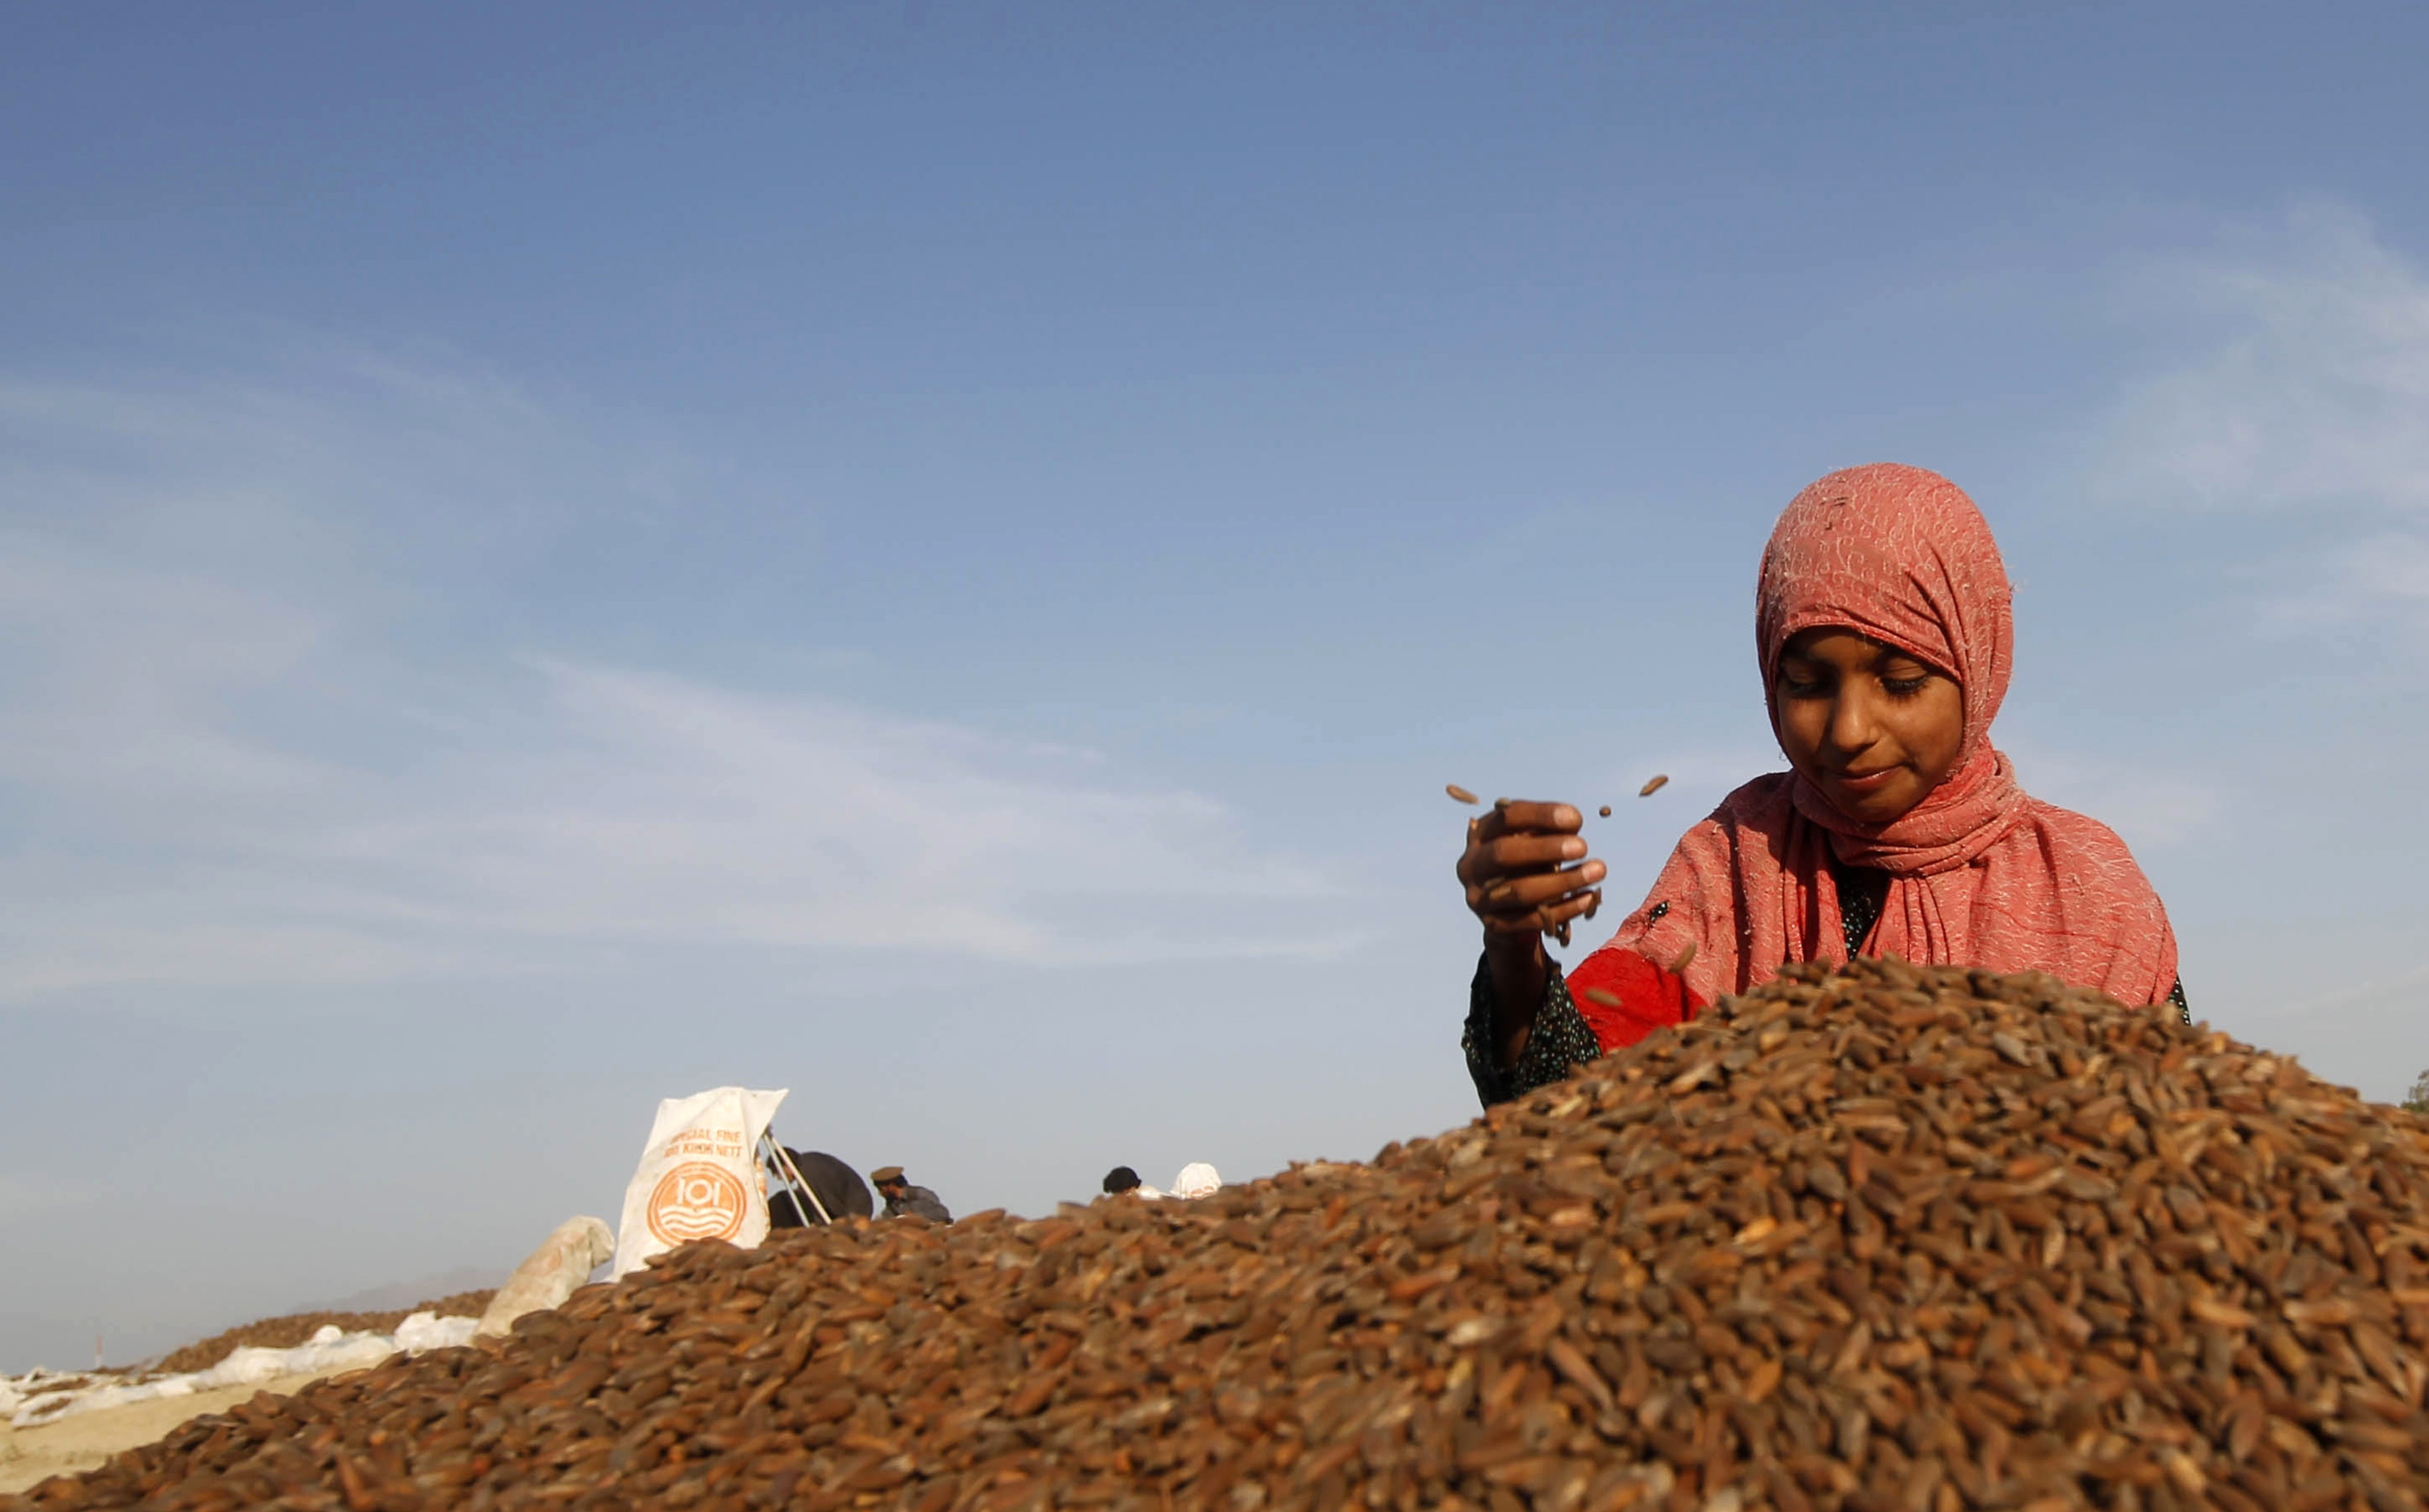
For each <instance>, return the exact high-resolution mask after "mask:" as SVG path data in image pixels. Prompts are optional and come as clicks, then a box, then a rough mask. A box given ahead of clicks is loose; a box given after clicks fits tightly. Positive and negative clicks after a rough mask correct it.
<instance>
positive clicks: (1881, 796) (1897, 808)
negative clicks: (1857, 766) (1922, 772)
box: [1822, 782, 1914, 824]
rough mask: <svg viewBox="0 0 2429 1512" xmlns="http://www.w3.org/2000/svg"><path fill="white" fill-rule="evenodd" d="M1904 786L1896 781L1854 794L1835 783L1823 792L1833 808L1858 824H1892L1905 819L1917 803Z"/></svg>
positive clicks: (1826, 787)
mask: <svg viewBox="0 0 2429 1512" xmlns="http://www.w3.org/2000/svg"><path fill="white" fill-rule="evenodd" d="M1903 785H1904V784H1894V785H1892V787H1890V788H1887V789H1875V790H1874V791H1872V792H1869V793H1866V792H1857V793H1850V792H1848V791H1847V790H1846V789H1845V788H1843V787H1842V786H1841V785H1839V784H1838V783H1835V782H1833V783H1830V784H1828V785H1827V786H1825V787H1824V788H1823V790H1822V792H1823V795H1824V796H1825V797H1827V798H1829V800H1830V806H1831V807H1832V808H1834V809H1836V810H1838V811H1839V812H1840V813H1841V814H1845V815H1846V816H1847V817H1848V818H1850V819H1853V820H1855V821H1856V822H1857V823H1858V824H1889V823H1892V822H1893V821H1895V820H1898V819H1902V818H1905V817H1906V815H1907V814H1908V813H1909V811H1911V810H1912V809H1913V808H1914V804H1913V803H1912V802H1911V801H1909V798H1908V796H1907V794H1906V793H1905V792H1903V791H1902V788H1903Z"/></svg>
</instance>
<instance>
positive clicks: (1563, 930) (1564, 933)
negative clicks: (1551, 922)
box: [1552, 919, 1569, 945]
mask: <svg viewBox="0 0 2429 1512" xmlns="http://www.w3.org/2000/svg"><path fill="white" fill-rule="evenodd" d="M1552 937H1553V938H1554V939H1556V940H1558V941H1560V942H1561V944H1562V945H1567V944H1568V943H1569V921H1568V920H1566V919H1562V921H1561V923H1560V927H1559V928H1558V929H1554V930H1553V931H1552Z"/></svg>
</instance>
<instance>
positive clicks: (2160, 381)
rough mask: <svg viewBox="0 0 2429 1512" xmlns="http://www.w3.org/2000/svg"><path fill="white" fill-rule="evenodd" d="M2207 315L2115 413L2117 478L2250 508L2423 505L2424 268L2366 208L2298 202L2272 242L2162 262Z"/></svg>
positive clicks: (2427, 290) (2172, 297)
mask: <svg viewBox="0 0 2429 1512" xmlns="http://www.w3.org/2000/svg"><path fill="white" fill-rule="evenodd" d="M2143 297H2144V298H2145V299H2147V300H2149V301H2150V302H2151V303H2153V304H2156V305H2158V306H2160V307H2163V308H2166V309H2170V310H2172V311H2173V312H2176V313H2180V314H2184V315H2188V316H2190V317H2191V318H2193V319H2194V320H2196V321H2198V322H2202V323H2205V324H2206V325H2207V326H2208V327H2209V328H2210V329H2211V331H2212V337H2211V339H2210V340H2209V341H2208V342H2207V343H2206V344H2205V345H2204V347H2203V349H2202V350H2200V351H2199V352H2198V354H2196V355H2194V356H2193V357H2192V358H2191V359H2190V360H2189V361H2187V362H2185V363H2183V364H2182V365H2180V366H2178V367H2176V368H2174V369H2173V370H2168V371H2166V372H2163V373H2161V374H2158V375H2156V376H2155V377H2153V378H2150V379H2149V380H2147V381H2145V382H2143V383H2141V384H2140V385H2138V386H2135V387H2134V389H2133V390H2132V391H2131V392H2130V393H2129V394H2128V395H2127V396H2126V397H2125V398H2124V400H2123V403H2121V405H2120V407H2119V410H2118V413H2117V415H2116V417H2115V421H2114V426H2113V432H2112V441H2111V452H2110V456H2109V459H2108V466H2107V478H2106V480H2105V482H2106V484H2107V487H2108V489H2109V491H2111V492H2113V493H2114V494H2116V495H2117V496H2119V497H2121V498H2126V499H2137V500H2141V501H2166V502H2179V503H2196V504H2204V505H2210V506H2220V507H2236V508H2252V509H2287V508H2306V507H2317V506H2323V505H2337V504H2344V505H2358V506H2362V507H2365V508H2396V509H2404V510H2413V511H2417V510H2422V509H2429V426H2424V425H2422V424H2421V417H2422V415H2423V414H2424V413H2429V277H2424V275H2423V273H2422V271H2421V269H2420V267H2419V266H2418V265H2416V264H2415V263H2413V262H2412V261H2411V260H2409V259H2407V258H2405V257H2404V256H2403V255H2400V254H2398V253H2397V252H2395V251H2394V250H2392V249H2390V248H2389V247H2388V246H2387V245H2386V244H2385V243H2384V242H2383V241H2382V240H2380V238H2378V237H2377V235H2376V234H2375V233H2374V232H2373V230H2372V229H2371V225H2370V224H2369V222H2367V221H2365V220H2364V219H2363V218H2361V217H2360V216H2358V215H2356V214H2355V213H2353V212H2351V211H2349V210H2346V209H2342V208H2339V207H2337V206H2333V205H2315V206H2312V207H2309V208H2306V209H2305V210H2302V211H2300V212H2298V213H2297V214H2296V215H2294V216H2293V217H2292V218H2291V220H2290V221H2289V224H2288V226H2287V229H2286V232H2285V234H2284V236H2283V237H2282V238H2274V239H2273V241H2272V244H2271V245H2267V246H2264V247H2260V248H2256V249H2251V250H2247V251H2245V252H2244V253H2243V254H2241V255H2237V256H2231V257H2221V256H2213V257H2211V258H2208V259H2205V260H2201V261H2197V262H2193V263H2190V264H2187V265H2179V266H2175V267H2172V268H2169V269H2166V270H2163V271H2154V272H2153V273H2152V275H2151V281H2150V286H2149V287H2148V288H2146V289H2145V290H2144V291H2143Z"/></svg>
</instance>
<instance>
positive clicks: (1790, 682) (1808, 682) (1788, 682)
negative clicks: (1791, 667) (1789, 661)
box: [1779, 672, 1830, 698]
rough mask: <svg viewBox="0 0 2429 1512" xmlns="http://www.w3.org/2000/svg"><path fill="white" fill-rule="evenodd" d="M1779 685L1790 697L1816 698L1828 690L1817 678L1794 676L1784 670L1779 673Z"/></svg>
mask: <svg viewBox="0 0 2429 1512" xmlns="http://www.w3.org/2000/svg"><path fill="white" fill-rule="evenodd" d="M1779 685H1780V688H1781V689H1782V691H1784V692H1786V693H1787V695H1788V696H1789V697H1790V698H1821V697H1823V696H1824V695H1826V694H1827V693H1828V692H1829V691H1830V690H1829V689H1828V688H1827V687H1826V686H1824V685H1823V683H1822V681H1821V680H1820V679H1819V678H1801V677H1794V676H1792V675H1790V674H1789V673H1786V672H1782V673H1781V674H1780V675H1779Z"/></svg>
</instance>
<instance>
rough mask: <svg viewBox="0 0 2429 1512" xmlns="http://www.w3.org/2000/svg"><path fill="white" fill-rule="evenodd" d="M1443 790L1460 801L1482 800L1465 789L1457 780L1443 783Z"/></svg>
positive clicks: (1472, 801)
mask: <svg viewBox="0 0 2429 1512" xmlns="http://www.w3.org/2000/svg"><path fill="white" fill-rule="evenodd" d="M1443 791H1444V792H1446V793H1447V794H1449V795H1450V796H1451V797H1455V798H1457V799H1459V801H1461V802H1462V803H1481V802H1483V801H1484V800H1483V799H1482V798H1479V797H1477V796H1476V795H1475V794H1473V793H1470V792H1469V791H1468V790H1467V789H1465V788H1463V787H1462V786H1460V785H1459V784H1458V783H1457V782H1446V783H1444V784H1443Z"/></svg>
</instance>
